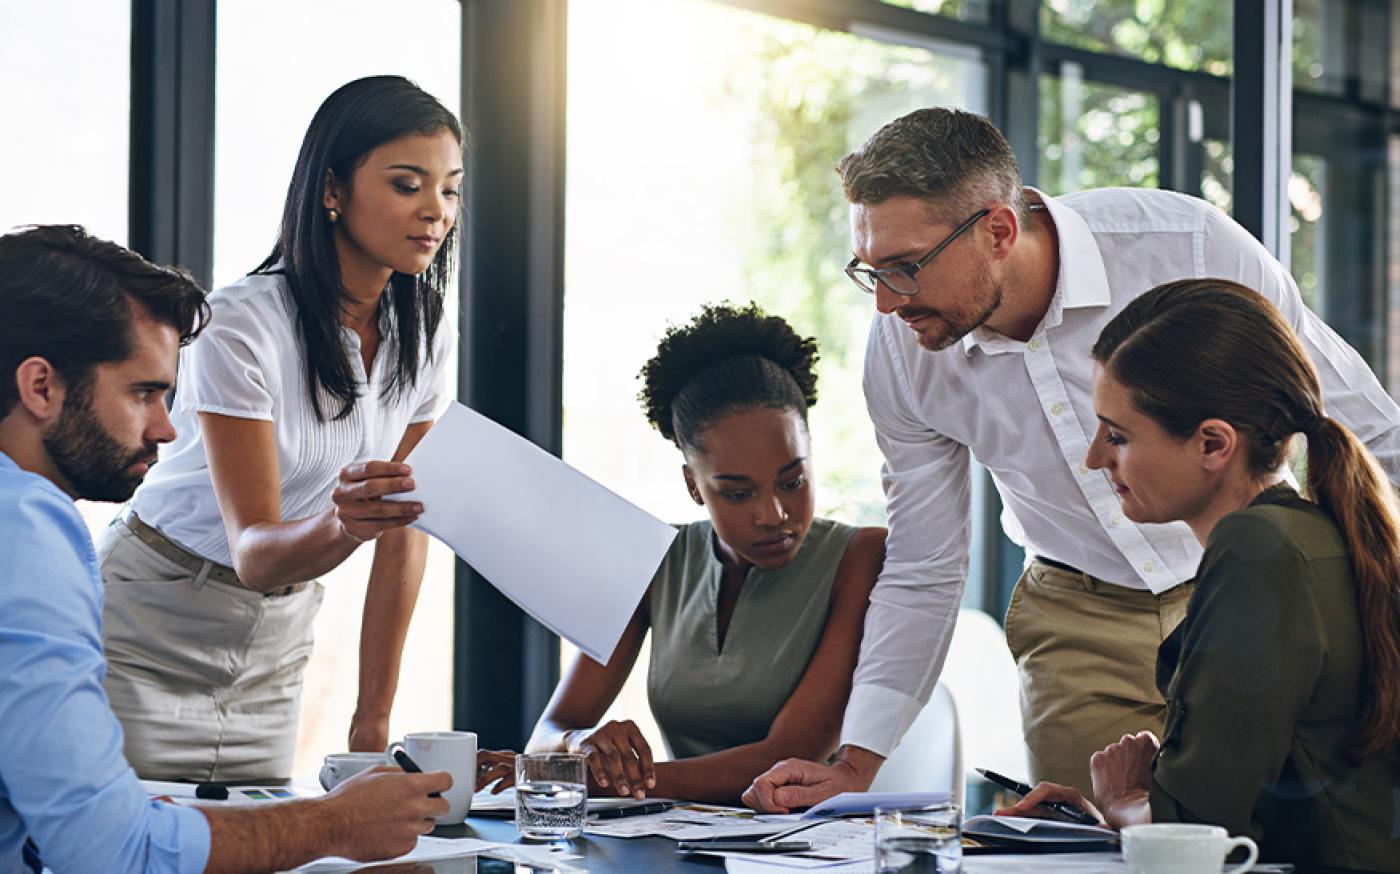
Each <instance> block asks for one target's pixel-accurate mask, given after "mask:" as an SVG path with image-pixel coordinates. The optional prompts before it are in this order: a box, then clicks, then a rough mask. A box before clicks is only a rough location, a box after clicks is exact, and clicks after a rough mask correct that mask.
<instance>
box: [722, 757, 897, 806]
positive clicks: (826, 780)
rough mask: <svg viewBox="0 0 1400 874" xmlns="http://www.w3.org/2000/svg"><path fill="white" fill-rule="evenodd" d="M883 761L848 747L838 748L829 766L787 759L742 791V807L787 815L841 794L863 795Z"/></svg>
mask: <svg viewBox="0 0 1400 874" xmlns="http://www.w3.org/2000/svg"><path fill="white" fill-rule="evenodd" d="M884 761H885V760H884V757H882V756H878V755H876V754H875V753H872V752H870V751H869V750H867V749H863V748H861V747H852V746H845V747H842V748H841V750H840V751H839V752H838V753H837V754H836V761H835V762H833V763H832V764H830V765H820V764H817V763H816V762H808V761H806V760H804V759H787V760H785V761H782V762H779V763H778V764H776V765H774V766H773V767H771V768H769V769H768V770H767V771H765V772H763V773H762V774H759V775H758V777H757V778H756V779H755V780H754V781H753V784H752V785H751V786H749V788H748V789H747V790H745V791H744V803H745V804H747V805H748V806H749V807H752V808H753V809H754V810H757V811H760V812H762V813H788V812H790V811H791V810H792V809H793V808H794V807H811V806H812V805H813V804H818V803H820V802H822V801H825V800H826V799H828V798H830V797H832V796H833V795H839V794H841V793H842V792H864V791H865V790H867V789H869V788H870V784H871V783H872V782H874V780H875V775H876V774H877V773H878V772H879V770H880V765H882V764H883V763H884Z"/></svg>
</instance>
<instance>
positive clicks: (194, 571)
mask: <svg viewBox="0 0 1400 874" xmlns="http://www.w3.org/2000/svg"><path fill="white" fill-rule="evenodd" d="M122 523H123V524H124V525H126V527H127V530H128V531H130V532H131V533H132V534H135V535H136V539H137V540H139V541H141V542H142V543H144V544H146V545H147V546H149V547H150V548H151V549H154V550H155V551H156V552H158V553H160V555H161V557H163V558H167V559H169V560H171V561H173V562H175V563H176V564H177V565H179V566H180V567H182V568H184V569H185V570H187V571H189V572H190V575H191V576H192V577H194V578H195V579H196V580H198V579H200V577H201V576H202V577H203V578H204V579H207V580H213V581H214V582H216V583H223V584H224V585H226V586H234V587H235V588H239V589H247V590H248V591H255V590H253V589H248V587H247V586H245V585H243V581H242V580H240V579H239V578H238V572H237V571H235V570H234V569H233V568H231V567H229V566H228V565H222V564H219V563H218V562H216V561H209V560H208V559H205V558H202V557H200V556H198V555H196V554H194V553H193V552H190V551H189V550H188V549H186V548H184V547H183V546H181V545H180V544H178V543H176V542H175V541H173V540H171V539H170V538H169V537H166V536H165V535H164V534H162V533H161V532H160V530H159V529H157V528H152V527H151V526H150V525H147V524H146V523H145V522H143V521H141V517H140V516H137V515H136V511H135V510H127V512H126V513H125V514H124V515H123V516H122ZM304 588H306V583H295V584H293V585H290V586H283V587H282V588H280V589H273V590H272V591H270V592H260V593H259V594H261V595H262V596H263V597H264V598H284V597H286V596H287V595H295V594H296V593H297V592H300V591H301V590H302V589H304Z"/></svg>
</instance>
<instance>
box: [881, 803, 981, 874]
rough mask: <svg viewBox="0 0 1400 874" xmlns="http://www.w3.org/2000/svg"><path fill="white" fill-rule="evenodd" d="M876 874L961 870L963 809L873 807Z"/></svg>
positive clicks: (938, 873)
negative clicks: (874, 808)
mask: <svg viewBox="0 0 1400 874" xmlns="http://www.w3.org/2000/svg"><path fill="white" fill-rule="evenodd" d="M875 870H876V872H877V874H956V872H959V871H962V810H961V809H960V808H959V807H958V805H956V804H951V803H948V804H930V805H924V806H920V807H900V808H876V810H875Z"/></svg>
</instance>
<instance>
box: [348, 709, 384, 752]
mask: <svg viewBox="0 0 1400 874" xmlns="http://www.w3.org/2000/svg"><path fill="white" fill-rule="evenodd" d="M388 746H389V716H388V714H385V715H384V716H367V715H364V714H361V713H360V712H359V711H358V710H357V711H355V715H354V716H352V717H350V746H349V750H350V752H352V753H382V752H384V750H385V749H386V748H387V747H388Z"/></svg>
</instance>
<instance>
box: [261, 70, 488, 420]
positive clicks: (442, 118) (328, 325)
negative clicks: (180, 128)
mask: <svg viewBox="0 0 1400 874" xmlns="http://www.w3.org/2000/svg"><path fill="white" fill-rule="evenodd" d="M442 130H448V131H451V132H452V135H453V136H454V137H456V138H457V142H459V143H461V142H462V126H461V125H460V124H459V123H458V122H457V118H456V116H454V115H453V114H452V113H451V112H449V111H448V110H447V108H446V107H445V106H443V105H442V104H441V103H439V102H438V100H437V98H435V97H433V96H432V95H431V94H429V93H427V92H426V91H424V90H423V89H421V88H419V87H418V86H417V85H415V84H413V83H412V82H410V81H409V80H408V79H405V78H403V77H402V76H369V77H367V78H364V79H356V80H355V81H353V82H350V83H348V84H345V85H342V86H341V87H339V88H337V89H336V90H335V92H334V93H332V94H331V96H329V97H327V98H326V100H325V102H324V103H322V104H321V107H320V108H319V109H317V110H316V114H315V115H314V116H313V117H312V119H311V126H310V127H308V128H307V129H306V137H305V139H303V140H302V143H301V152H300V153H299V154H298V155H297V163H296V168H295V169H294V170H293V171H292V181H291V184H290V185H288V186H287V202H286V205H285V206H284V207H283V209H282V228H281V231H280V233H279V234H278V237H277V244H276V245H275V246H273V247H272V254H270V255H268V256H267V258H266V260H264V261H263V262H262V263H261V264H259V265H258V267H257V269H256V270H254V271H253V272H254V273H272V272H279V271H280V272H282V273H285V274H286V277H287V286H288V288H289V289H290V290H291V294H292V300H293V301H294V302H295V304H296V321H297V333H298V336H299V338H300V340H301V346H302V354H303V356H304V358H305V364H306V374H307V390H308V392H309V394H310V398H311V408H312V409H313V410H315V411H316V417H317V418H318V419H320V420H321V421H325V420H326V418H327V416H326V413H327V411H326V410H325V409H323V406H322V403H323V400H322V392H324V393H325V394H326V395H328V396H329V398H328V399H333V400H334V401H335V402H336V403H338V404H339V405H340V409H339V410H338V411H337V412H336V413H335V415H334V418H335V419H341V418H344V417H345V416H347V415H349V414H350V411H351V410H353V409H354V408H355V402H356V400H358V398H359V394H360V392H359V388H358V386H357V385H356V379H355V370H354V367H353V365H352V364H351V360H350V350H349V349H348V348H347V347H346V343H345V339H344V337H343V336H342V334H341V331H340V318H341V316H342V315H343V314H344V313H345V310H346V305H347V304H348V303H349V302H350V296H349V292H347V291H346V290H345V286H344V284H343V283H342V282H341V278H340V260H339V258H338V257H337V255H336V248H335V239H334V235H333V233H332V230H333V228H332V225H331V221H330V219H329V217H328V216H327V215H326V209H325V206H324V193H325V186H326V171H327V170H329V171H330V173H331V175H332V176H333V178H334V179H335V180H336V181H337V182H338V183H340V184H341V185H346V184H348V183H349V182H350V178H351V177H352V176H353V175H354V172H355V168H356V167H357V166H358V165H359V164H360V163H361V162H362V161H363V160H364V159H365V157H366V156H367V155H368V154H369V153H370V152H372V151H374V150H375V149H376V148H378V147H379V146H382V145H384V144H385V143H387V142H391V141H393V140H396V139H398V138H400V137H404V136H409V135H412V134H433V133H437V132H439V131H442ZM456 251H457V223H456V222H453V224H452V228H451V230H450V231H449V232H448V234H447V236H446V238H445V239H444V240H443V241H442V246H441V248H439V249H438V252H437V255H436V256H435V257H434V258H433V263H432V264H431V265H430V266H429V267H428V269H427V270H425V271H424V272H423V273H422V274H421V275H418V276H412V275H409V274H406V273H399V272H397V271H396V272H395V273H394V274H393V275H392V276H391V277H390V279H389V286H388V288H387V289H386V290H385V292H384V299H383V301H381V303H380V307H381V311H382V308H383V307H384V306H389V307H392V308H393V311H394V316H395V321H396V323H397V336H396V337H393V338H385V339H386V340H392V342H393V343H394V346H395V349H396V352H397V355H396V357H397V361H396V363H395V367H394V373H393V375H392V377H391V378H390V380H389V382H388V383H387V384H386V385H385V387H384V396H386V397H388V396H390V395H394V394H400V395H401V394H402V393H403V392H406V391H408V390H409V389H410V388H412V387H413V386H414V385H415V384H417V381H418V371H419V365H420V357H421V355H420V352H421V350H422V349H423V348H426V350H427V358H428V360H430V361H431V360H432V352H433V344H432V341H433V337H434V336H435V335H436V333H437V329H438V325H439V323H440V322H441V321H442V311H443V299H444V296H445V294H444V293H445V289H446V286H447V283H448V281H449V279H450V278H451V276H452V273H453V271H454V270H455V267H456V260H457V259H456ZM279 262H280V265H279Z"/></svg>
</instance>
